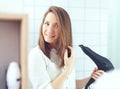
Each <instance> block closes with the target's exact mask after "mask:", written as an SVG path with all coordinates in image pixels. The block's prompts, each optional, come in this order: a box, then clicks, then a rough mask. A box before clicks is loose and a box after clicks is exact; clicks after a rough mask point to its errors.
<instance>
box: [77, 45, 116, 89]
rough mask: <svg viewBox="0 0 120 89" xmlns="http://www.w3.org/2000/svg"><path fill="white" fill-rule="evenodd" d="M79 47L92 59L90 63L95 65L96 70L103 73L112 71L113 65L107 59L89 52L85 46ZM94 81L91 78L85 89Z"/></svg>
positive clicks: (91, 51)
mask: <svg viewBox="0 0 120 89" xmlns="http://www.w3.org/2000/svg"><path fill="white" fill-rule="evenodd" d="M79 47H80V48H81V49H82V51H83V52H84V53H85V54H86V55H87V56H89V57H90V58H91V59H92V61H93V62H94V63H95V64H96V65H97V67H98V69H100V70H104V71H105V72H107V71H111V70H113V69H114V66H113V64H112V63H111V62H110V61H109V60H108V59H107V58H105V57H103V56H101V55H99V54H97V53H95V52H94V51H93V50H91V49H90V48H88V47H86V46H83V45H79ZM94 81H95V80H94V79H93V78H91V79H90V80H89V81H88V83H87V84H86V86H85V89H88V87H89V86H90V84H92V83H93V82H94Z"/></svg>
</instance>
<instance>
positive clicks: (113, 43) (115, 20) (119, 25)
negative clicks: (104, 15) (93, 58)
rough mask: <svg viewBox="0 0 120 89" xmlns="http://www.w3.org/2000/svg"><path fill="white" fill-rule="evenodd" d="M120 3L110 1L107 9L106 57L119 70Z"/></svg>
mask: <svg viewBox="0 0 120 89" xmlns="http://www.w3.org/2000/svg"><path fill="white" fill-rule="evenodd" d="M119 3H120V1H119V0H110V6H109V7H110V8H109V18H110V19H109V35H108V38H109V39H108V56H109V57H110V58H111V60H112V62H113V63H114V64H115V67H116V68H120V64H119V63H120V41H119V40H120V5H119Z"/></svg>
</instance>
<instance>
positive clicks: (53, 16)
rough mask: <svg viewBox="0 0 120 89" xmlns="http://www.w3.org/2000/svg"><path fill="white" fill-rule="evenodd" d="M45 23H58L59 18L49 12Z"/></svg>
mask: <svg viewBox="0 0 120 89" xmlns="http://www.w3.org/2000/svg"><path fill="white" fill-rule="evenodd" d="M45 21H50V22H55V23H56V22H57V23H58V22H59V21H58V18H57V16H56V15H55V14H54V13H52V12H49V13H48V14H47V15H46V17H45Z"/></svg>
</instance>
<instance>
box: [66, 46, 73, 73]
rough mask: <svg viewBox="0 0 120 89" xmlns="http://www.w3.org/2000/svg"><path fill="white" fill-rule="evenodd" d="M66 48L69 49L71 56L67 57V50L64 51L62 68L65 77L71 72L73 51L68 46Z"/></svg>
mask: <svg viewBox="0 0 120 89" xmlns="http://www.w3.org/2000/svg"><path fill="white" fill-rule="evenodd" d="M68 48H69V49H70V52H71V55H70V56H69V57H68V50H67V49H65V53H64V64H65V65H64V68H65V72H66V73H67V75H69V74H70V73H71V72H72V69H73V65H74V49H73V48H72V47H70V46H68Z"/></svg>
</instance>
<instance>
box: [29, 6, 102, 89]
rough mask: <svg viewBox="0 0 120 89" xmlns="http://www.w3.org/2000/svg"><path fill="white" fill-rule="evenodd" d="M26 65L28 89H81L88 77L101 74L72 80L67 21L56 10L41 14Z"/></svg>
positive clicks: (63, 13) (65, 15)
mask: <svg viewBox="0 0 120 89" xmlns="http://www.w3.org/2000/svg"><path fill="white" fill-rule="evenodd" d="M28 63H29V81H30V86H31V89H76V88H77V89H81V88H83V87H84V86H85V85H86V83H87V82H88V81H89V79H90V78H91V77H92V78H94V79H97V78H98V77H99V76H100V75H101V74H102V73H103V71H102V70H97V69H95V70H94V71H93V73H92V74H91V75H90V77H88V78H86V79H83V80H75V71H74V49H73V47H72V30H71V21H70V18H69V15H68V13H67V12H66V11H65V10H64V9H63V8H61V7H57V6H51V7H50V8H49V9H48V10H47V12H46V13H45V15H44V17H43V20H42V24H41V28H40V37H39V41H38V46H37V47H35V48H33V50H32V51H31V52H30V54H29V60H28Z"/></svg>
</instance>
